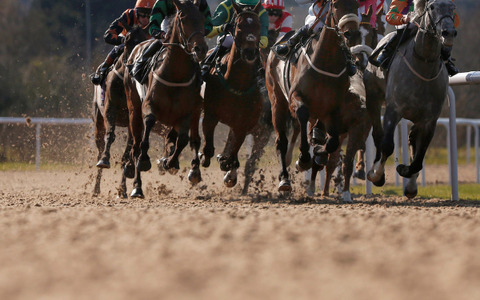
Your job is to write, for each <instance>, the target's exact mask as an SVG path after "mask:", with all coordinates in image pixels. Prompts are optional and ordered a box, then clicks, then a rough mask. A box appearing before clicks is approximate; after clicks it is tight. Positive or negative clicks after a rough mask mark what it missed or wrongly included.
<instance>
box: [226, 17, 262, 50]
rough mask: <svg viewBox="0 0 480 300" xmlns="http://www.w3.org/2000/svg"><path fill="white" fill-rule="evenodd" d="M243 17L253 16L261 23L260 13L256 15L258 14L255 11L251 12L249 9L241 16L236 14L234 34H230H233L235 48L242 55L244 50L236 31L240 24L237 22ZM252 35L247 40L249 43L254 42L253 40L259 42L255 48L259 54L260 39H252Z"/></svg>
mask: <svg viewBox="0 0 480 300" xmlns="http://www.w3.org/2000/svg"><path fill="white" fill-rule="evenodd" d="M243 15H252V16H254V17H256V18H257V20H259V22H260V19H259V16H258V13H256V12H255V11H253V10H250V9H248V8H247V9H244V10H242V11H241V12H240V13H239V14H236V15H235V18H234V19H233V28H234V29H233V30H232V31H233V32H231V33H230V34H231V35H232V37H233V42H234V43H235V47H236V48H237V49H238V50H239V51H240V53H242V52H243V50H244V49H243V48H242V45H241V41H239V40H238V38H237V36H236V35H235V32H236V29H237V24H238V22H237V21H238V18H239V17H240V16H243ZM251 35H253V34H248V35H247V37H246V39H247V41H251V40H253V38H255V39H256V40H257V47H255V51H256V52H258V44H259V43H260V40H259V39H258V38H256V37H251Z"/></svg>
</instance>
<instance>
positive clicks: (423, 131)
mask: <svg viewBox="0 0 480 300" xmlns="http://www.w3.org/2000/svg"><path fill="white" fill-rule="evenodd" d="M435 128H436V120H432V121H430V122H427V123H425V124H424V125H422V126H421V127H419V126H418V124H414V125H413V126H412V128H411V131H410V135H409V143H410V146H411V148H412V162H411V164H410V166H406V165H404V164H399V165H398V166H397V172H398V174H400V175H401V176H403V177H406V178H411V180H409V181H412V180H415V187H413V184H412V185H411V187H409V188H408V189H407V187H405V190H404V194H405V196H407V197H408V198H413V197H415V196H416V194H417V189H416V178H417V177H418V172H420V170H422V168H423V160H424V158H425V153H426V152H427V149H428V146H429V144H430V142H431V141H432V138H433V135H434V133H435Z"/></svg>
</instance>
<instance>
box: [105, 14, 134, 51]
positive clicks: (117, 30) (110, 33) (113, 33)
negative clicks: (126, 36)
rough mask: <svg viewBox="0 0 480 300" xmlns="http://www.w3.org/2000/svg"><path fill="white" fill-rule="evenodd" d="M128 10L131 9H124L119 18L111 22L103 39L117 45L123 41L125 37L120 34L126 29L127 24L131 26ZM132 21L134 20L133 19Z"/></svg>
mask: <svg viewBox="0 0 480 300" xmlns="http://www.w3.org/2000/svg"><path fill="white" fill-rule="evenodd" d="M128 12H129V10H126V11H124V12H123V13H122V15H121V16H120V17H119V18H118V19H115V21H113V22H112V24H110V26H109V27H108V29H107V31H105V34H104V35H103V39H104V40H105V42H106V43H108V44H110V45H116V46H117V45H121V44H122V43H123V37H122V36H121V35H120V34H121V33H122V32H123V31H124V30H125V26H126V25H129V26H130V17H129V15H128ZM131 22H133V20H132V21H131Z"/></svg>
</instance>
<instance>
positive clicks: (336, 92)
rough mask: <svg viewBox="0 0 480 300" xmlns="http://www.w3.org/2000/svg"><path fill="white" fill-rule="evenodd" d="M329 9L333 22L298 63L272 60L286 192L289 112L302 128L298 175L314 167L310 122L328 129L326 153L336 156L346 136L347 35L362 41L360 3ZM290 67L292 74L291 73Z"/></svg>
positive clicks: (333, 4) (343, 2) (340, 1)
mask: <svg viewBox="0 0 480 300" xmlns="http://www.w3.org/2000/svg"><path fill="white" fill-rule="evenodd" d="M328 5H329V11H328V14H327V20H326V22H325V26H324V27H323V29H322V31H321V33H320V36H318V35H316V36H315V37H314V38H313V39H312V42H311V44H310V46H309V47H306V48H305V47H302V48H301V50H302V54H301V55H300V57H299V60H298V62H297V63H296V64H290V63H289V62H286V63H284V62H283V61H281V60H279V59H278V58H277V57H276V56H275V55H274V54H272V53H270V55H269V59H268V63H267V68H266V85H267V89H268V95H269V97H270V101H271V104H272V118H273V125H274V128H275V131H276V133H277V139H276V146H277V151H278V152H280V159H281V164H282V171H281V173H280V176H279V180H280V184H279V188H278V189H279V191H280V192H290V191H291V189H292V188H291V184H290V180H289V175H288V171H287V165H286V152H287V147H288V139H287V136H286V123H287V118H288V114H289V113H291V114H292V115H293V116H294V118H295V119H296V120H298V122H299V123H300V134H301V145H300V152H301V153H300V157H299V159H298V160H297V169H298V170H300V171H303V170H308V169H309V168H310V167H311V165H312V159H311V156H310V153H309V149H310V145H309V143H308V138H307V127H308V122H310V123H312V124H314V123H316V122H317V120H318V121H320V122H321V123H322V124H324V125H325V128H326V132H327V133H328V134H329V136H330V137H329V138H328V140H327V142H326V145H325V149H324V150H325V151H326V152H328V153H332V152H334V151H335V150H336V149H337V148H338V146H339V134H340V133H342V132H341V129H342V128H341V123H340V120H341V106H342V103H343V102H344V101H345V97H346V95H347V91H348V87H349V85H350V81H349V76H348V75H347V73H346V67H347V60H346V57H345V47H346V45H345V43H346V37H345V36H350V37H357V36H358V35H357V33H358V24H359V20H358V17H357V11H358V2H357V1H356V0H332V1H329V2H328ZM287 67H289V69H290V71H286V72H285V71H284V70H285V69H287ZM288 78H289V79H290V80H288ZM289 83H290V85H291V87H290V89H289V88H288V85H289Z"/></svg>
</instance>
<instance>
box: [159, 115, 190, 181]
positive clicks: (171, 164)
mask: <svg viewBox="0 0 480 300" xmlns="http://www.w3.org/2000/svg"><path fill="white" fill-rule="evenodd" d="M191 125H192V118H191V116H188V117H185V118H183V119H182V120H181V121H180V123H179V124H178V138H177V142H176V144H175V151H173V154H172V155H170V156H169V157H168V158H167V159H162V163H163V167H164V168H165V170H168V171H169V172H170V174H175V173H177V172H178V170H180V162H179V161H178V157H179V156H180V153H182V151H183V149H184V148H185V147H186V146H187V145H188V141H189V137H188V132H189V130H190V126H191ZM175 127H177V126H175ZM176 129H177V128H176Z"/></svg>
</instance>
